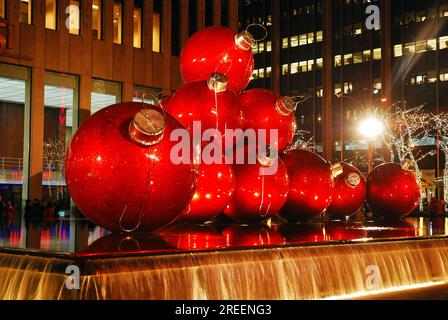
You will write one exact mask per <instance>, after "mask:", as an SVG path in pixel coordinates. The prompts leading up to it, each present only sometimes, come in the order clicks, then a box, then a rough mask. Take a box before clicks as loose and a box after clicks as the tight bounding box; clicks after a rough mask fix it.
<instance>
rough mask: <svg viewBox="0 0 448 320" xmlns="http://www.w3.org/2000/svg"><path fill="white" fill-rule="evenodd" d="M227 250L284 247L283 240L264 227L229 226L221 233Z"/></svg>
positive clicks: (274, 232)
mask: <svg viewBox="0 0 448 320" xmlns="http://www.w3.org/2000/svg"><path fill="white" fill-rule="evenodd" d="M223 235H224V238H225V239H226V244H227V246H228V247H229V248H238V247H239V248H247V247H260V246H274V245H284V244H285V238H284V237H282V236H281V235H280V234H279V233H278V232H276V231H274V230H273V229H271V228H269V227H268V226H266V225H250V226H240V225H234V226H230V227H228V228H226V229H224V231H223Z"/></svg>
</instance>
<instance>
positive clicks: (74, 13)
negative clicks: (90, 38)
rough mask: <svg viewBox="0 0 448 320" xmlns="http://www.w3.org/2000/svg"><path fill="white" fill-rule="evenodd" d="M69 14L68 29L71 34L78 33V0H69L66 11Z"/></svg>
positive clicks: (79, 25) (79, 24)
mask: <svg viewBox="0 0 448 320" xmlns="http://www.w3.org/2000/svg"><path fill="white" fill-rule="evenodd" d="M67 11H68V14H69V24H70V27H69V31H70V33H71V34H76V35H79V32H80V29H81V19H80V17H81V16H80V5H79V0H70V6H69V7H68V8H67V10H66V12H67Z"/></svg>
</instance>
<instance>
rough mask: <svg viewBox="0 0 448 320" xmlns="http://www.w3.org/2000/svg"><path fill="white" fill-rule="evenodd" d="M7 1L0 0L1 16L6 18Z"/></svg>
mask: <svg viewBox="0 0 448 320" xmlns="http://www.w3.org/2000/svg"><path fill="white" fill-rule="evenodd" d="M5 1H6V0H0V18H5V13H6V10H5Z"/></svg>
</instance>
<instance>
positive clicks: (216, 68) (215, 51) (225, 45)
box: [180, 27, 255, 93]
mask: <svg viewBox="0 0 448 320" xmlns="http://www.w3.org/2000/svg"><path fill="white" fill-rule="evenodd" d="M254 43H255V40H254V37H253V36H252V35H251V34H250V33H249V32H247V31H243V32H241V33H240V34H236V33H235V32H234V31H233V30H231V29H229V28H225V27H210V28H205V29H202V30H201V31H199V32H197V33H196V34H194V35H193V36H192V37H191V38H190V39H189V40H188V41H187V42H186V43H185V46H184V48H183V49H182V52H181V55H180V72H181V73H182V77H183V79H184V81H185V82H187V83H189V82H194V81H201V80H207V79H208V78H209V77H210V74H212V73H214V72H219V73H222V74H225V75H226V76H227V77H228V78H229V88H230V89H232V90H233V91H235V92H237V93H239V92H241V91H242V90H244V88H246V87H247V85H248V84H249V81H250V78H251V76H252V72H253V70H254V57H253V54H252V50H251V47H252V45H253V44H254Z"/></svg>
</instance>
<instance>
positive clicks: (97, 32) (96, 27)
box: [92, 0, 103, 40]
mask: <svg viewBox="0 0 448 320" xmlns="http://www.w3.org/2000/svg"><path fill="white" fill-rule="evenodd" d="M102 18H103V4H102V1H101V0H93V1H92V33H93V38H94V39H98V40H101V39H102V38H103V33H102V32H103V23H102Z"/></svg>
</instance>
